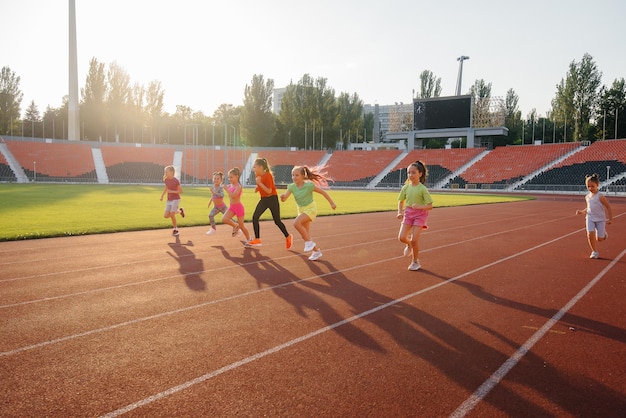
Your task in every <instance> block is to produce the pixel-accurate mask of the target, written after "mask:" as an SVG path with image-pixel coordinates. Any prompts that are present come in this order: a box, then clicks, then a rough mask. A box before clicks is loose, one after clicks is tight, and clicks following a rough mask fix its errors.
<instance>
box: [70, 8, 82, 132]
mask: <svg viewBox="0 0 626 418" xmlns="http://www.w3.org/2000/svg"><path fill="white" fill-rule="evenodd" d="M69 2H70V3H69V9H70V16H69V23H70V27H69V32H70V33H69V40H70V43H69V100H68V129H67V139H69V140H70V141H78V140H79V139H80V122H79V121H80V119H79V117H78V64H77V53H76V2H75V0H69Z"/></svg>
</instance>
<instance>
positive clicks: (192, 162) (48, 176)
mask: <svg viewBox="0 0 626 418" xmlns="http://www.w3.org/2000/svg"><path fill="white" fill-rule="evenodd" d="M2 144H6V146H4V147H2V148H0V149H2V150H3V152H2V153H0V181H2V182H15V181H18V176H16V173H14V172H13V170H12V169H11V168H10V164H9V162H8V160H7V156H5V155H4V153H8V154H10V156H9V158H14V159H15V161H16V162H17V164H19V166H21V168H22V169H23V171H24V173H25V174H26V177H27V178H28V181H49V182H78V183H85V182H87V183H96V182H102V174H100V176H99V175H98V174H97V172H98V170H97V169H96V166H97V165H98V157H97V156H96V155H101V159H100V163H101V164H103V165H104V167H103V169H104V171H105V172H106V177H107V181H108V182H109V183H152V184H154V183H160V182H161V181H162V176H163V168H164V167H165V166H167V165H170V164H174V165H175V166H178V167H180V171H181V172H180V173H178V176H179V177H180V178H181V180H182V182H183V183H184V184H209V183H210V182H211V178H212V173H213V172H214V171H222V172H224V173H226V172H227V171H228V169H229V168H232V167H235V166H237V167H240V168H242V169H244V168H246V167H247V168H248V170H249V167H250V166H251V160H252V159H254V158H255V157H264V158H266V159H267V160H268V162H269V164H270V165H271V166H272V170H273V172H274V176H275V178H276V182H277V183H283V184H285V183H290V182H291V169H292V168H293V167H294V166H296V165H308V166H316V165H320V164H322V163H324V164H325V165H326V168H327V171H328V174H329V175H330V177H331V178H332V179H333V180H334V183H333V185H334V186H346V187H383V188H397V187H400V185H401V184H402V183H403V182H404V181H405V180H406V167H407V166H408V165H409V164H410V163H411V162H413V161H416V160H421V161H423V162H424V163H425V164H426V166H427V167H428V169H429V180H428V186H429V187H431V188H437V189H445V188H463V189H508V190H512V189H518V190H519V189H523V190H541V189H542V188H546V186H547V185H550V186H576V187H579V188H580V187H583V186H584V176H585V175H586V174H591V173H598V174H599V175H600V178H601V180H602V181H603V182H605V181H606V179H607V176H609V178H610V179H611V181H610V182H609V183H610V184H612V185H621V186H624V185H626V140H624V139H622V140H608V141H597V142H594V143H592V144H591V145H588V146H585V145H583V144H581V143H562V144H544V145H524V146H508V147H498V148H496V149H494V150H486V149H483V148H462V149H458V148H457V149H425V150H412V151H410V152H405V151H400V150H375V151H367V150H355V151H334V152H333V153H332V154H327V153H326V152H325V151H293V150H284V149H260V150H254V149H242V148H238V149H234V148H230V149H223V148H215V149H213V148H206V147H186V148H183V147H175V146H158V145H141V146H140V145H135V144H128V145H126V144H102V143H88V142H79V143H69V142H61V141H58V142H53V141H48V142H42V141H24V140H9V139H4V140H2V139H0V145H2ZM94 150H98V151H99V153H96V152H94ZM177 155H178V158H179V160H176V158H177ZM177 161H178V163H177ZM101 172H102V171H101ZM244 172H245V171H244ZM248 173H249V171H248V172H246V174H248ZM253 182H254V179H253V175H252V173H249V176H248V177H247V184H253Z"/></svg>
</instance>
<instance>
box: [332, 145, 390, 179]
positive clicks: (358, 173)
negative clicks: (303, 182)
mask: <svg viewBox="0 0 626 418" xmlns="http://www.w3.org/2000/svg"><path fill="white" fill-rule="evenodd" d="M401 153H402V151H399V150H378V151H364V150H354V151H335V152H333V154H332V156H331V157H330V159H329V160H328V162H327V165H328V174H329V175H330V177H331V178H332V179H333V185H335V186H360V187H364V186H367V185H368V184H369V183H370V182H371V181H372V180H373V179H374V177H376V176H377V175H378V174H380V173H381V172H382V171H383V170H385V169H386V167H387V166H389V164H391V163H392V162H393V160H394V159H396V158H397V157H398V156H400V154H401Z"/></svg>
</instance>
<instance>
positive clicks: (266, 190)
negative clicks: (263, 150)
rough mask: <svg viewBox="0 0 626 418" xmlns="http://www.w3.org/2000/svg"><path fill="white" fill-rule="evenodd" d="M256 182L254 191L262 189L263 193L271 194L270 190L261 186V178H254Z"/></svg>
mask: <svg viewBox="0 0 626 418" xmlns="http://www.w3.org/2000/svg"><path fill="white" fill-rule="evenodd" d="M255 180H256V187H257V189H256V190H255V191H258V190H259V189H263V191H264V192H265V193H268V194H269V193H272V189H270V188H269V187H267V186H266V185H265V184H263V182H262V181H261V176H256V178H255Z"/></svg>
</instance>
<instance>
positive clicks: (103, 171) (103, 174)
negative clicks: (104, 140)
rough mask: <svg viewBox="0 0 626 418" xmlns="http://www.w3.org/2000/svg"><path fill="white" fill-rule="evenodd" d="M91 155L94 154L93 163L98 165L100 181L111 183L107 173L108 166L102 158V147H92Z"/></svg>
mask: <svg viewBox="0 0 626 418" xmlns="http://www.w3.org/2000/svg"><path fill="white" fill-rule="evenodd" d="M91 155H93V164H94V166H95V167H96V176H97V178H98V183H100V184H109V175H108V174H107V168H106V166H105V165H104V159H103V158H102V150H101V149H100V148H92V149H91Z"/></svg>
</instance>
